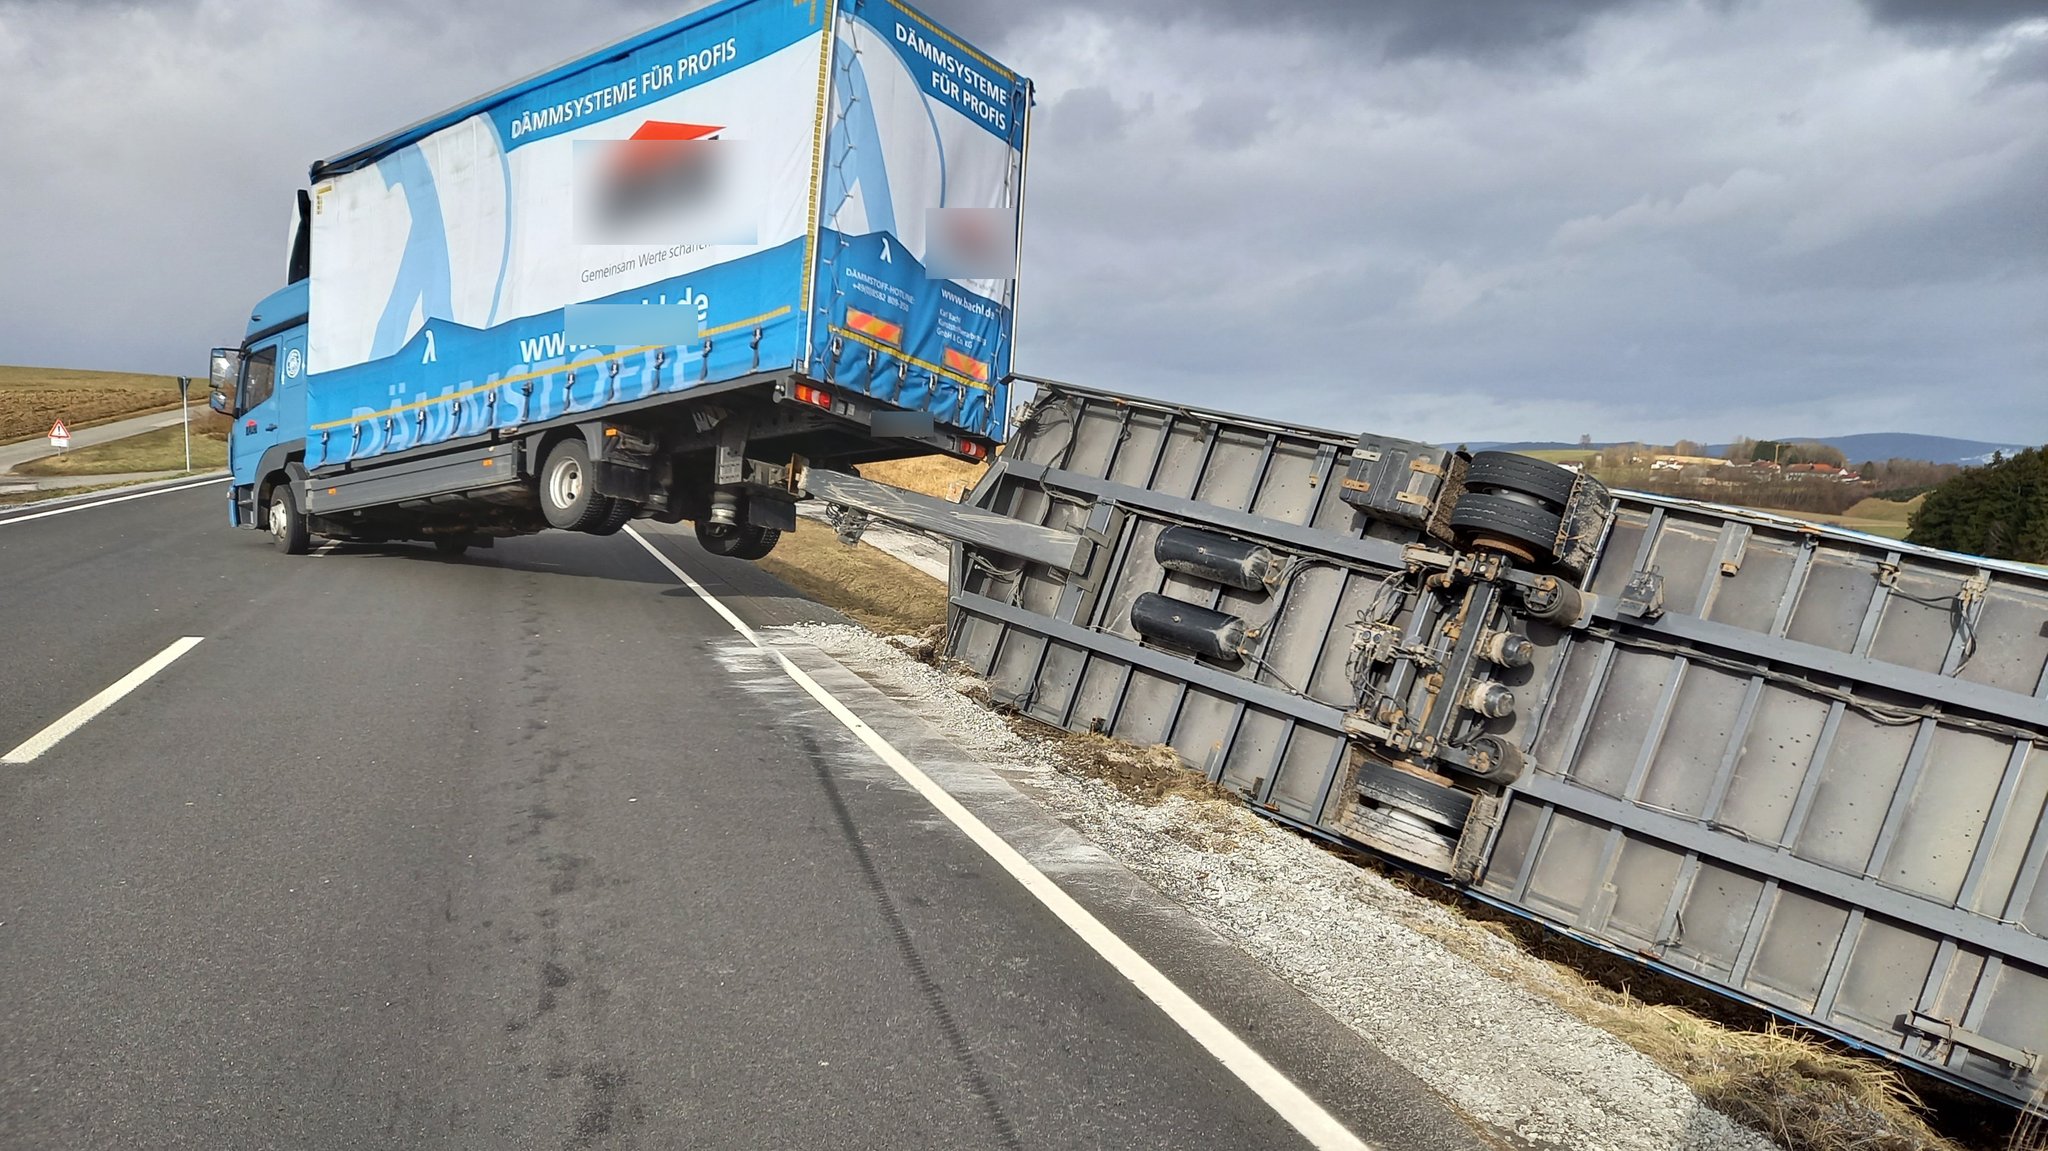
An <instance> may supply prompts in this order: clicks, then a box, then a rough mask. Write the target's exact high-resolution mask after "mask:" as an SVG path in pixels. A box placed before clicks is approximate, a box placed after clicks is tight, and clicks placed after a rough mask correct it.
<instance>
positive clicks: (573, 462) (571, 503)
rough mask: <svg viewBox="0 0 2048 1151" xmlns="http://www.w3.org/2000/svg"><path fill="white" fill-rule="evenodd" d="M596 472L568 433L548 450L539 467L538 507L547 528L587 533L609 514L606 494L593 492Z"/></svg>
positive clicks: (587, 451) (585, 452)
mask: <svg viewBox="0 0 2048 1151" xmlns="http://www.w3.org/2000/svg"><path fill="white" fill-rule="evenodd" d="M596 479H597V474H596V471H595V469H593V468H592V467H591V466H590V449H589V448H587V447H585V446H584V444H583V441H582V440H581V439H579V438H576V437H574V436H571V437H569V438H567V439H564V440H560V441H557V442H556V444H555V446H554V447H552V448H549V449H548V457H547V461H546V462H545V463H543V464H541V466H540V478H539V480H538V485H539V488H540V510H541V514H542V515H544V516H546V517H547V521H548V525H549V526H550V527H558V528H561V529H563V530H564V531H572V532H587V531H589V530H591V529H592V528H594V527H596V526H597V525H599V524H601V523H603V522H604V521H605V517H607V516H609V515H611V513H612V501H611V499H610V498H609V497H606V496H601V495H599V494H597V485H596V483H595V481H596Z"/></svg>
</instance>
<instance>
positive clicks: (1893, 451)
mask: <svg viewBox="0 0 2048 1151" xmlns="http://www.w3.org/2000/svg"><path fill="white" fill-rule="evenodd" d="M1773 438H1776V439H1782V440H1785V441H1788V442H1789V441H1793V440H1797V441H1800V442H1802V443H1816V444H1826V445H1828V446H1829V447H1833V448H1840V449H1841V452H1842V455H1843V456H1844V457H1846V458H1847V459H1848V461H1849V462H1850V463H1851V464H1860V463H1862V462H1863V461H1865V460H1879V461H1883V460H1926V461H1927V462H1929V463H1936V464H1963V465H1966V466H1967V465H1975V464H1983V463H1989V462H1990V460H1991V453H1993V452H2000V451H2002V452H2004V453H2005V454H2006V455H2011V454H2013V453H2014V452H2017V451H2022V450H2024V449H2026V448H2028V447H2033V446H2036V445H2031V444H1993V443H1986V442H1985V441H1983V440H1959V439H1955V438H1954V437H1951V436H1924V435H1920V434H1918V433H1916V432H1865V433H1862V434H1860V435H1853V436H1778V437H1773ZM1445 446H1446V447H1456V446H1457V445H1455V444H1446V445H1445ZM1465 446H1466V447H1468V448H1470V449H1472V450H1473V451H1475V452H1491V451H1498V452H1554V451H1566V450H1569V449H1573V448H1578V447H1584V446H1586V445H1582V444H1572V443H1564V442H1562V441H1559V440H1523V441H1517V442H1514V443H1474V444H1466V445H1465ZM1612 446H1613V444H1612V443H1599V444H1593V445H1591V448H1590V449H1589V450H1593V449H1599V448H1605V447H1612ZM1706 450H1707V452H1708V454H1710V455H1717V456H1718V455H1720V454H1721V453H1722V452H1725V451H1727V450H1728V445H1727V444H1709V445H1707V448H1706Z"/></svg>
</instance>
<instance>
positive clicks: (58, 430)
mask: <svg viewBox="0 0 2048 1151" xmlns="http://www.w3.org/2000/svg"><path fill="white" fill-rule="evenodd" d="M50 446H51V447H53V448H58V449H62V450H68V449H69V448H70V447H71V429H70V428H67V427H65V426H64V421H63V420H58V421H57V422H56V423H54V424H51V425H50Z"/></svg>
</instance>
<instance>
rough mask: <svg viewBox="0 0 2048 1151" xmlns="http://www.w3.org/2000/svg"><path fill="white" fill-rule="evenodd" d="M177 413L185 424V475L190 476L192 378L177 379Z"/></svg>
mask: <svg viewBox="0 0 2048 1151" xmlns="http://www.w3.org/2000/svg"><path fill="white" fill-rule="evenodd" d="M178 411H179V413H180V414H181V416H182V417H183V419H184V422H185V474H186V475H191V474H192V377H191V376H179V377H178Z"/></svg>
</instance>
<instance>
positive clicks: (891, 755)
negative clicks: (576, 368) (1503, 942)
mask: <svg viewBox="0 0 2048 1151" xmlns="http://www.w3.org/2000/svg"><path fill="white" fill-rule="evenodd" d="M626 534H627V535H629V536H632V537H633V539H634V540H635V541H637V542H638V543H639V544H640V546H641V547H643V548H646V549H647V552H648V554H649V555H652V556H653V557H654V558H655V561H656V562H658V563H660V564H661V566H662V567H665V568H667V569H668V571H669V574H670V575H673V576H675V577H676V578H677V579H678V580H681V581H682V583H683V586H684V587H687V588H689V589H690V590H691V591H692V592H694V593H695V594H696V596H697V598H698V599H701V600H703V601H704V602H705V603H706V604H708V605H710V607H711V610H713V611H715V612H717V613H718V614H719V615H721V616H724V617H725V622H726V623H728V624H730V625H732V629H733V630H734V631H736V632H738V633H739V634H740V635H741V636H742V637H744V638H745V639H746V640H747V641H748V642H749V643H751V644H753V645H754V646H755V647H757V648H759V649H760V650H761V651H763V652H765V653H767V654H768V655H769V656H770V657H772V658H773V659H774V660H775V661H776V662H777V663H779V664H781V665H782V670H783V672H784V673H786V674H787V675H788V676H789V678H791V679H793V680H795V681H796V684H797V686H798V687H801V688H803V689H804V692H805V693H806V694H808V695H809V696H810V697H811V698H812V699H814V700H817V701H818V704H819V706H821V707H823V708H824V709H825V710H826V711H828V712H830V713H831V714H832V718H834V719H836V720H838V721H839V722H840V724H841V725H843V726H844V727H845V728H846V730H848V731H850V732H852V733H853V734H854V736H855V737H857V738H858V739H859V740H860V741H861V742H862V743H864V744H866V745H867V747H868V750H869V751H872V752H874V753H875V755H876V756H877V757H879V758H880V759H881V761H882V762H883V763H886V764H888V765H889V766H890V767H891V768H892V769H894V770H895V772H896V774H897V775H899V776H901V777H902V778H903V781H904V782H905V783H908V784H909V785H910V786H911V787H913V788H915V789H916V790H917V793H918V794H919V795H921V796H923V797H924V799H925V802H926V803H929V804H931V805H932V806H933V807H934V808H936V809H937V810H938V812H939V814H941V815H943V816H945V817H946V818H947V819H948V820H950V821H951V822H952V824H953V826H955V827H957V828H959V829H960V830H961V831H962V832H964V833H965V834H966V836H967V838H968V839H970V840H972V841H973V842H974V845H975V846H976V847H979V848H981V850H982V851H984V852H986V853H987V854H988V857H989V858H990V859H993V860H994V861H995V862H996V863H997V864H999V865H1001V867H1002V869H1003V870H1004V871H1007V872H1009V873H1010V877H1011V878H1012V879H1015V880H1016V881H1017V882H1018V883H1019V884H1020V885H1022V886H1023V888H1024V890H1026V891H1029V892H1030V893H1031V894H1032V895H1033V896H1034V897H1036V898H1037V900H1038V901H1039V902H1040V903H1042V904H1044V905H1045V907H1046V909H1047V910H1049V911H1051V912H1052V913H1053V914H1054V915H1056V916H1058V917H1059V920H1060V922H1062V923H1064V924H1066V925H1067V928H1068V929H1069V930H1071V931H1072V932H1073V933H1074V934H1075V935H1077V936H1079V937H1080V938H1081V941H1082V942H1083V943H1086V944H1087V945H1088V946H1089V947H1091V948H1093V949H1094V950H1095V953H1096V954H1097V955H1100V956H1101V957H1102V958H1103V959H1104V960H1106V961H1108V963H1109V965H1110V966H1111V967H1114V968H1116V970H1117V972H1118V974H1120V975H1122V976H1123V977H1124V978H1125V979H1128V980H1130V981H1131V983H1132V984H1133V985H1134V986H1136V987H1137V989H1138V991H1139V992H1140V993H1142V994H1143V995H1144V996H1145V998H1147V999H1150V1000H1151V1001H1152V1002H1153V1003H1156V1004H1158V1005H1159V1009H1160V1010H1161V1011H1164V1012H1165V1013H1166V1016H1167V1018H1169V1019H1171V1020H1173V1021H1174V1023H1176V1024H1178V1025H1179V1027H1180V1029H1181V1030H1182V1031H1185V1032H1187V1033H1188V1035H1189V1036H1191V1037H1192V1038H1193V1039H1194V1040H1195V1042H1197V1043H1200V1044H1201V1045H1202V1046H1203V1047H1204V1048H1205V1049H1207V1051H1208V1052H1209V1054H1210V1055H1212V1056H1214V1057H1215V1058H1216V1061H1217V1062H1219V1063H1221V1064H1223V1066H1224V1067H1225V1068H1226V1069H1228V1070H1229V1071H1230V1073H1231V1074H1233V1075H1235V1076H1237V1078H1238V1080H1239V1081H1240V1082H1242V1083H1243V1084H1244V1085H1245V1086H1246V1087H1249V1088H1251V1089H1252V1091H1253V1092H1254V1093H1256V1094H1257V1095H1258V1097H1259V1098H1260V1099H1262V1100H1264V1101H1265V1103H1266V1105H1267V1106H1268V1107H1271V1108H1272V1109H1273V1110H1274V1112H1275V1113H1277V1114H1278V1115H1279V1116H1280V1118H1282V1119H1284V1120H1286V1121H1287V1123H1288V1124H1289V1125H1290V1126H1292V1127H1293V1128H1294V1129H1295V1130H1296V1131H1299V1132H1300V1133H1301V1135H1302V1137H1303V1138H1305V1139H1307V1140H1308V1141H1309V1144H1310V1145H1311V1146H1313V1147H1316V1148H1317V1149H1318V1151H1338V1149H1340V1148H1341V1149H1344V1151H1372V1145H1371V1144H1369V1143H1367V1142H1365V1141H1364V1140H1362V1139H1360V1138H1359V1137H1358V1136H1356V1135H1353V1134H1352V1133H1351V1132H1350V1130H1349V1129H1347V1128H1346V1127H1345V1126H1344V1125H1343V1124H1342V1123H1339V1122H1338V1121H1337V1119H1336V1117H1335V1116H1333V1115H1331V1114H1330V1113H1329V1112H1328V1111H1325V1110H1324V1109H1323V1106H1322V1104H1320V1103H1317V1102H1316V1101H1315V1100H1314V1099H1312V1098H1310V1097H1309V1095H1308V1093H1307V1092H1305V1091H1303V1090H1302V1089H1301V1088H1299V1087H1297V1086H1295V1084H1294V1081H1293V1080H1291V1079H1289V1078H1287V1076H1286V1075H1284V1074H1282V1073H1281V1072H1280V1069H1279V1068H1277V1067H1274V1066H1273V1065H1272V1064H1271V1063H1268V1062H1267V1061H1266V1057H1265V1056H1263V1055H1260V1054H1259V1053H1258V1052H1257V1051H1254V1050H1253V1049H1252V1047H1251V1045H1250V1044H1248V1043H1246V1042H1245V1041H1244V1040H1242V1039H1240V1038H1238V1037H1237V1033H1236V1032H1233V1031H1232V1030H1230V1028H1228V1027H1226V1026H1224V1025H1223V1022H1222V1021H1221V1020H1219V1019H1217V1018H1216V1017H1215V1016H1214V1015H1211V1014H1210V1013H1209V1009H1208V1008H1206V1007H1203V1006H1202V1005H1201V1004H1200V1003H1197V1002H1195V999H1194V997H1193V996H1191V995H1189V994H1188V993H1187V992H1185V991H1182V990H1181V989H1180V986H1179V985H1178V984H1176V983H1174V982H1173V980H1171V979H1168V978H1167V977H1166V975H1165V974H1164V973H1163V972H1161V971H1160V970H1159V969H1158V968H1156V967H1154V966H1152V964H1151V962H1150V961H1149V960H1147V959H1146V958H1145V957H1144V956H1142V955H1140V954H1138V952H1137V951H1136V949H1134V948H1132V947H1131V945H1130V944H1128V943H1125V942H1124V941H1123V938H1122V937H1121V936H1119V935H1117V934H1116V932H1114V931H1111V930H1110V929H1109V928H1108V927H1107V926H1105V925H1104V924H1103V922H1102V921H1101V920H1099V919H1097V918H1095V916H1094V915H1093V914H1092V913H1090V912H1089V910H1088V909H1087V908H1085V907H1082V906H1081V905H1080V904H1079V903H1077V902H1075V900H1074V897H1073V896H1071V895H1068V894H1067V892H1066V889H1064V888H1062V887H1061V886H1060V885H1059V884H1057V883H1054V882H1053V881H1052V880H1051V879H1049V878H1047V877H1046V875H1045V873H1044V872H1042V871H1040V870H1038V868H1037V867H1035V866H1033V865H1032V863H1031V861H1030V860H1028V859H1025V858H1024V856H1023V855H1022V853H1020V852H1019V851H1018V850H1017V849H1016V848H1014V847H1011V846H1010V844H1009V841H1008V840H1005V839H1004V838H1003V837H1002V836H1000V835H997V834H996V833H995V832H993V831H991V830H989V827H988V825H987V824H985V823H983V822H982V821H981V819H980V818H979V817H977V816H976V815H975V814H974V813H973V812H971V811H969V810H967V809H966V808H965V807H962V806H961V805H960V801H959V800H957V799H954V798H953V796H952V794H951V793H950V792H948V791H946V789H945V788H942V787H940V786H939V785H938V784H937V783H934V782H933V781H932V778H931V777H930V776H928V775H926V774H925V773H924V771H923V769H921V768H919V767H918V766H917V765H916V764H915V763H912V762H911V761H910V758H909V757H908V756H905V755H904V754H903V753H902V752H900V751H898V750H896V747H895V745H894V744H891V743H890V742H889V741H888V740H886V739H884V738H882V735H881V733H880V732H877V731H876V730H875V729H873V728H871V727H869V726H868V725H867V723H866V722H864V721H863V720H862V719H861V718H860V717H859V716H857V715H855V714H854V713H853V710H852V709H851V708H849V707H847V706H846V705H845V704H843V703H841V702H839V698H838V697H837V696H835V695H833V694H832V693H831V692H829V691H826V690H825V688H824V687H822V686H821V685H820V684H819V683H818V681H817V680H814V679H812V678H811V677H810V675H809V674H807V673H806V672H805V671H804V670H803V669H802V668H800V667H798V666H796V665H795V664H794V663H791V662H790V660H789V657H788V656H785V655H783V654H782V653H781V652H779V651H777V650H775V648H773V647H771V646H770V645H768V644H766V643H763V642H762V640H761V637H760V636H759V635H757V634H755V632H754V629H753V628H750V627H748V626H747V625H746V623H745V622H744V621H742V620H741V619H740V617H739V616H737V615H734V614H733V612H732V609H730V608H728V607H726V606H725V605H724V604H723V603H720V602H719V601H718V598H717V597H716V596H713V595H712V594H711V593H710V592H708V591H706V590H705V589H704V585H703V584H700V583H698V582H697V581H696V580H695V579H692V578H691V577H690V574H689V573H688V572H686V571H684V570H683V569H682V568H679V567H677V566H676V565H675V563H674V562H673V561H671V560H670V559H669V558H668V557H667V556H665V555H663V554H661V551H660V549H658V548H656V547H655V546H654V545H653V544H652V543H650V542H648V540H647V537H645V536H643V535H641V534H640V533H639V532H638V531H635V530H634V529H633V528H631V527H628V528H626Z"/></svg>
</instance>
